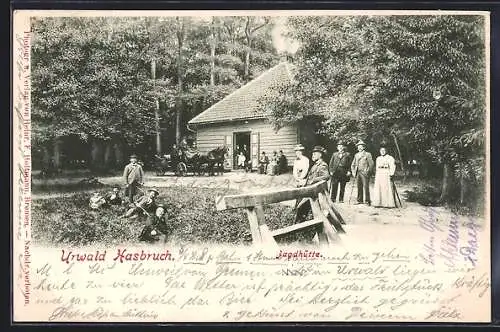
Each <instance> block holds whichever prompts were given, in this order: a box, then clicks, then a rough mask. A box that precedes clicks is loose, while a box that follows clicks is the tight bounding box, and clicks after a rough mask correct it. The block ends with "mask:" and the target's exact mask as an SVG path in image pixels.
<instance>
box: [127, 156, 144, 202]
mask: <svg viewBox="0 0 500 332" xmlns="http://www.w3.org/2000/svg"><path fill="white" fill-rule="evenodd" d="M143 178H144V171H143V170H142V166H141V165H140V164H139V163H138V162H137V156H136V155H135V154H133V155H131V156H130V164H128V165H127V166H125V169H124V170H123V181H124V182H125V195H127V197H128V200H129V203H132V202H134V196H135V195H136V193H137V190H138V189H137V188H138V187H139V186H142V185H143V184H144V183H143Z"/></svg>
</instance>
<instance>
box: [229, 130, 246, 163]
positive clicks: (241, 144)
mask: <svg viewBox="0 0 500 332" xmlns="http://www.w3.org/2000/svg"><path fill="white" fill-rule="evenodd" d="M233 142H234V145H233V147H234V151H233V158H234V159H233V168H234V169H238V155H239V154H240V152H243V155H244V156H245V158H246V161H247V162H248V161H249V160H250V132H249V131H246V132H241V133H234V140H233Z"/></svg>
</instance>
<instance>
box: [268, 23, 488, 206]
mask: <svg viewBox="0 0 500 332" xmlns="http://www.w3.org/2000/svg"><path fill="white" fill-rule="evenodd" d="M289 25H290V30H291V35H292V36H293V37H294V38H296V39H297V40H299V42H300V43H301V47H300V49H299V50H298V52H297V54H296V58H297V59H296V61H295V63H296V65H297V70H296V72H297V75H296V79H295V83H294V84H292V86H289V87H286V88H283V87H282V91H281V93H280V94H279V95H278V97H273V100H267V101H266V103H264V105H263V107H264V108H265V109H266V110H267V111H268V113H269V115H270V116H271V117H272V118H273V119H274V123H275V124H276V126H278V127H279V126H282V125H284V124H286V123H288V122H293V121H297V120H298V119H302V118H304V117H305V116H308V115H315V116H318V119H319V120H320V121H319V125H320V127H319V131H318V132H319V133H322V134H326V135H328V136H329V137H330V138H331V139H339V138H341V139H348V140H351V141H353V140H355V139H357V138H360V137H361V138H366V137H369V138H371V139H372V140H373V141H374V142H375V143H377V142H382V141H384V140H385V141H387V140H393V141H394V144H395V145H396V143H397V146H398V147H399V143H400V142H404V143H405V144H406V145H408V146H410V148H411V150H412V151H413V153H414V156H415V154H418V156H419V157H420V158H422V159H429V160H432V161H433V162H436V163H439V164H440V165H441V166H442V169H443V171H442V176H443V178H442V195H441V199H442V201H443V202H445V201H449V200H450V199H452V198H451V197H449V194H450V193H451V191H450V189H451V187H452V185H453V184H454V182H453V181H452V180H453V177H454V175H458V176H459V178H460V179H461V180H460V184H459V185H460V188H461V192H462V196H465V192H466V191H467V189H466V188H465V186H466V183H467V181H472V180H473V177H474V174H483V170H484V115H485V73H484V69H485V62H484V61H485V53H484V51H485V47H484V45H485V44H484V20H483V18H482V17H480V16H463V15H460V16H449V15H435V16H391V17H384V16H374V17H369V16H359V17H297V18H292V19H290V21H289ZM463 178H465V179H467V180H463ZM476 180H477V179H476ZM462 200H463V197H462Z"/></svg>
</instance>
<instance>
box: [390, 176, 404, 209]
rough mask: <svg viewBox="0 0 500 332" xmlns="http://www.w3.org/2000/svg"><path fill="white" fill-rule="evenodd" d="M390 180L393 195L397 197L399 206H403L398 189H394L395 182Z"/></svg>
mask: <svg viewBox="0 0 500 332" xmlns="http://www.w3.org/2000/svg"><path fill="white" fill-rule="evenodd" d="M391 182H392V189H393V190H394V195H395V196H396V197H397V199H398V202H399V207H403V204H402V203H401V198H399V193H398V190H397V189H396V183H395V182H394V180H393V179H391Z"/></svg>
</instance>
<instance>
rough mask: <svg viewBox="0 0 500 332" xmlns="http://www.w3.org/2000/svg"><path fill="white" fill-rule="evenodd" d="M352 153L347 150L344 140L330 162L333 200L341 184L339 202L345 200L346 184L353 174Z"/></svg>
mask: <svg viewBox="0 0 500 332" xmlns="http://www.w3.org/2000/svg"><path fill="white" fill-rule="evenodd" d="M350 168H351V154H350V153H349V152H347V151H345V144H344V142H342V141H339V142H338V143H337V152H335V153H334V154H333V155H332V158H331V159H330V164H329V171H330V195H331V198H332V201H334V202H335V201H336V199H337V190H338V187H339V185H340V192H339V202H340V203H343V202H344V192H345V185H346V183H347V182H349V178H350V176H351V170H350Z"/></svg>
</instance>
